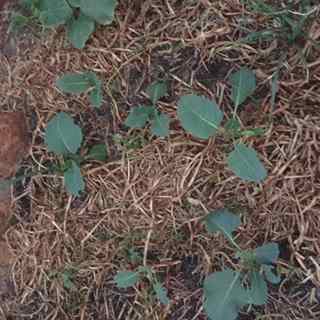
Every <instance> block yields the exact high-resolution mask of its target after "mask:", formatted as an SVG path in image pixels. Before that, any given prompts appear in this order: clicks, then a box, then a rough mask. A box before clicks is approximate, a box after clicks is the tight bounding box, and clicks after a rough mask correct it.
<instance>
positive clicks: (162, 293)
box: [153, 282, 170, 305]
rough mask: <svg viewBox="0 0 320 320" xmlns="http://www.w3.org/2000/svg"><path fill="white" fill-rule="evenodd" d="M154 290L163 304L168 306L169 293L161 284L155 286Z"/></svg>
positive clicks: (157, 283)
mask: <svg viewBox="0 0 320 320" xmlns="http://www.w3.org/2000/svg"><path fill="white" fill-rule="evenodd" d="M153 290H154V292H155V294H156V296H157V298H158V299H159V301H160V302H161V303H162V304H165V305H168V304H169V303H170V300H169V298H168V291H167V289H166V288H165V287H163V286H162V285H161V284H160V283H159V282H156V283H154V284H153Z"/></svg>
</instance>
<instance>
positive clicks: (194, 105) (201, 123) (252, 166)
mask: <svg viewBox="0 0 320 320" xmlns="http://www.w3.org/2000/svg"><path fill="white" fill-rule="evenodd" d="M230 83H231V86H232V91H231V99H232V101H233V103H234V114H233V119H231V120H229V121H228V122H227V124H226V126H225V129H224V130H223V129H222V128H221V123H222V120H223V113H222V112H221V110H220V109H219V106H218V105H217V104H216V103H215V102H214V101H210V100H208V99H207V98H205V97H202V96H197V95H186V96H182V97H181V98H180V100H179V102H178V118H179V120H180V122H181V125H182V127H183V128H184V129H185V130H186V131H187V132H189V133H191V134H192V135H193V136H195V137H197V138H200V139H208V138H210V137H213V136H215V135H216V134H217V133H219V132H220V133H228V134H230V135H231V136H232V138H233V139H234V138H238V137H243V136H244V137H246V136H252V135H256V134H257V133H259V132H257V131H254V130H256V129H253V130H244V131H243V130H241V125H240V122H239V121H238V120H237V110H238V108H239V106H240V105H241V104H242V103H243V102H244V101H245V100H246V99H247V98H248V97H249V96H250V95H252V93H253V92H254V90H255V88H256V79H255V75H254V73H253V72H252V71H250V70H248V69H246V68H242V69H240V70H239V71H237V72H235V73H233V74H232V75H231V77H230ZM235 133H236V134H235ZM227 163H228V165H229V167H230V169H231V170H232V171H233V172H234V174H236V175H237V176H238V177H240V178H242V179H243V180H245V181H253V182H261V181H262V180H264V179H265V178H266V176H267V171H266V169H265V167H264V166H263V164H262V163H261V161H260V160H259V158H258V156H257V153H256V151H255V150H254V149H252V148H251V147H248V146H246V145H244V144H243V143H242V142H241V141H240V142H237V141H235V140H234V150H233V151H232V152H231V153H230V154H229V156H228V158H227Z"/></svg>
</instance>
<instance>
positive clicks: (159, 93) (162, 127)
mask: <svg viewBox="0 0 320 320" xmlns="http://www.w3.org/2000/svg"><path fill="white" fill-rule="evenodd" d="M146 91H147V94H148V96H149V98H150V100H151V102H152V104H151V106H150V105H149V106H145V105H141V106H137V107H134V108H133V109H132V110H131V111H130V113H129V116H128V117H127V119H126V121H125V125H126V126H128V127H129V128H136V129H137V128H143V127H145V126H146V124H147V123H148V122H149V123H150V129H151V132H152V134H154V135H155V136H157V137H166V136H168V135H169V124H170V118H169V117H168V116H167V115H166V114H164V113H160V112H159V111H158V110H157V108H156V103H157V101H158V100H159V99H161V98H162V97H164V96H165V95H166V94H167V91H168V87H167V83H166V82H164V81H158V82H154V83H152V84H151V85H150V86H149V87H148V88H147V90H146Z"/></svg>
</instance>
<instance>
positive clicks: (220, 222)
mask: <svg viewBox="0 0 320 320" xmlns="http://www.w3.org/2000/svg"><path fill="white" fill-rule="evenodd" d="M205 224H206V227H207V230H208V232H211V233H214V232H218V231H220V232H222V233H223V234H224V235H225V236H226V237H228V238H229V239H230V238H232V232H233V231H235V230H236V229H237V228H238V227H239V226H240V224H241V220H240V217H239V216H238V215H235V214H234V213H232V212H230V211H229V210H228V209H225V208H223V209H218V210H215V211H213V212H210V213H209V214H208V215H207V216H206V218H205Z"/></svg>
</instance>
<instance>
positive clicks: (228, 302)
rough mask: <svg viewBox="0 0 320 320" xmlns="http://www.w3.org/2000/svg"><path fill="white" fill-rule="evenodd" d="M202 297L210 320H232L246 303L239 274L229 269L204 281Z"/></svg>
mask: <svg viewBox="0 0 320 320" xmlns="http://www.w3.org/2000/svg"><path fill="white" fill-rule="evenodd" d="M204 296H205V302H204V309H205V311H206V313H207V315H208V317H209V318H210V319H211V320H234V319H236V318H237V316H238V312H239V310H240V309H241V308H242V307H243V306H244V305H246V304H247V303H248V293H247V290H246V289H245V288H244V287H243V286H242V285H241V281H240V273H237V272H234V271H232V270H230V269H226V270H224V271H222V272H216V273H213V274H211V275H209V276H208V277H207V278H206V279H205V281H204Z"/></svg>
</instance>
